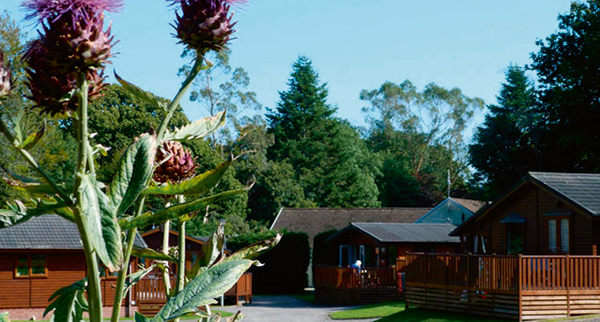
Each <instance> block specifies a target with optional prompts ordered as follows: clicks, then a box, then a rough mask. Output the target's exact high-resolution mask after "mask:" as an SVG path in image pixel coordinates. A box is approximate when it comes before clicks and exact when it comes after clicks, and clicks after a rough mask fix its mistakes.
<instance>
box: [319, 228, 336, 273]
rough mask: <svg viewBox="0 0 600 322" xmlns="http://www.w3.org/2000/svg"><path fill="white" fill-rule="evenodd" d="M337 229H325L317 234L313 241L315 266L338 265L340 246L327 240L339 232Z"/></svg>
mask: <svg viewBox="0 0 600 322" xmlns="http://www.w3.org/2000/svg"><path fill="white" fill-rule="evenodd" d="M337 232H338V231H337V230H335V229H332V230H328V231H324V232H322V233H320V234H318V235H316V236H315V239H314V243H313V267H314V266H315V265H328V266H337V265H338V256H339V247H338V245H335V244H328V243H326V242H325V240H326V239H327V238H329V236H331V235H333V234H335V233H337Z"/></svg>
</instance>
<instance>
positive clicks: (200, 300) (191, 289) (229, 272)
mask: <svg viewBox="0 0 600 322" xmlns="http://www.w3.org/2000/svg"><path fill="white" fill-rule="evenodd" d="M252 264H253V261H250V260H246V259H240V260H234V261H228V262H225V263H220V264H217V265H215V266H213V267H211V268H209V269H208V270H206V271H204V272H203V273H202V274H200V275H198V277H196V278H194V279H193V280H192V281H191V282H190V283H189V284H188V285H187V286H186V287H185V288H184V289H183V291H181V292H179V293H178V294H177V295H176V296H174V297H172V298H171V299H169V301H168V302H167V303H166V304H165V306H163V308H162V309H161V310H160V311H159V312H158V314H156V316H155V317H154V318H153V319H151V320H150V321H153V322H164V321H170V320H173V319H176V318H178V317H183V316H186V315H190V314H195V313H197V312H198V307H199V306H202V305H207V304H211V303H216V302H215V300H214V298H216V297H217V296H220V295H221V294H223V293H225V292H227V291H228V290H229V289H230V288H231V287H233V285H235V283H237V281H238V279H239V278H240V276H242V274H244V272H245V271H246V270H248V268H250V266H252Z"/></svg>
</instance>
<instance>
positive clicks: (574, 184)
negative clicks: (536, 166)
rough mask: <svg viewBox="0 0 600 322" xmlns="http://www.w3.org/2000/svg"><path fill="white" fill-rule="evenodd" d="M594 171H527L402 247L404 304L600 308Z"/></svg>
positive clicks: (516, 310)
mask: <svg viewBox="0 0 600 322" xmlns="http://www.w3.org/2000/svg"><path fill="white" fill-rule="evenodd" d="M599 195H600V174H565V173H541V172H530V173H529V174H528V175H527V176H526V177H525V178H523V179H522V180H521V181H520V182H519V183H518V184H517V185H515V187H514V188H513V189H511V190H510V191H509V192H508V193H506V194H505V195H503V196H501V197H500V198H499V199H498V200H497V201H496V202H494V203H492V204H490V205H488V206H486V207H484V208H483V209H481V210H480V211H478V212H477V213H476V214H475V215H474V216H472V217H471V218H469V219H468V220H466V221H465V223H464V224H462V225H461V226H459V227H458V228H457V229H456V230H454V231H453V232H452V233H451V235H452V236H456V237H459V238H460V242H461V246H460V253H459V254H449V253H446V254H427V253H409V254H407V256H406V285H405V286H406V299H407V305H411V306H413V305H414V306H420V307H423V308H427V309H433V310H444V311H451V312H462V313H470V314H478V315H484V316H491V317H499V318H512V319H515V320H517V319H518V320H537V319H549V318H559V317H567V316H572V315H583V314H599V313H600V256H597V255H598V245H599V244H600V198H598V196H599Z"/></svg>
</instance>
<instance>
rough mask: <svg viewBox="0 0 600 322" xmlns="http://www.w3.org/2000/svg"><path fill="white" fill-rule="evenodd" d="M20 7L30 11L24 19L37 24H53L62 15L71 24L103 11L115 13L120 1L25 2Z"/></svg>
mask: <svg viewBox="0 0 600 322" xmlns="http://www.w3.org/2000/svg"><path fill="white" fill-rule="evenodd" d="M22 6H23V7H24V8H25V9H27V10H29V11H31V12H30V13H29V14H28V15H27V16H26V17H25V18H26V19H29V20H38V21H39V22H44V21H50V22H55V21H56V20H58V19H60V18H61V17H62V16H63V15H69V16H70V17H72V19H73V20H72V23H76V22H77V21H88V20H89V19H91V18H92V16H94V15H96V14H101V13H102V12H104V11H109V12H116V11H118V10H119V9H121V7H122V6H123V3H122V0H26V1H24V2H23V4H22Z"/></svg>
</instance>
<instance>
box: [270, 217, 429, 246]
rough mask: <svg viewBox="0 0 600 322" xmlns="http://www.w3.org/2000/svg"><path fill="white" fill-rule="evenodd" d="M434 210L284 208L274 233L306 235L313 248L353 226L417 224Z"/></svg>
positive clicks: (272, 226) (274, 223)
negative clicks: (327, 234) (321, 238)
mask: <svg viewBox="0 0 600 322" xmlns="http://www.w3.org/2000/svg"><path fill="white" fill-rule="evenodd" d="M429 210H431V208H355V209H348V208H312V209H295V208H282V209H281V211H280V212H279V214H278V215H277V218H275V221H274V222H273V225H271V229H286V230H288V231H296V232H298V231H299V232H304V233H306V234H307V235H308V238H309V239H308V240H309V242H310V245H311V246H312V244H313V240H314V237H315V236H316V235H317V234H319V233H321V232H324V231H328V230H332V229H336V230H340V229H342V228H344V227H346V226H348V225H349V224H350V223H351V222H384V223H413V222H415V220H417V219H419V218H420V217H421V216H423V215H424V214H425V213H427V212H428V211H429Z"/></svg>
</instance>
